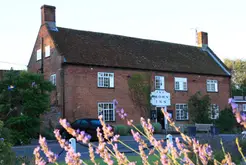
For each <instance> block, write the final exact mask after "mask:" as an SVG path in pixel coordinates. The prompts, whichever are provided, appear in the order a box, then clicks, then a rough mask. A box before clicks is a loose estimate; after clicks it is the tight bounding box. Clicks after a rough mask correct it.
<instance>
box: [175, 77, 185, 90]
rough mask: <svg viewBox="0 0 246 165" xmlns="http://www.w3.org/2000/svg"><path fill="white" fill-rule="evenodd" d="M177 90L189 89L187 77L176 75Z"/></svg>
mask: <svg viewBox="0 0 246 165" xmlns="http://www.w3.org/2000/svg"><path fill="white" fill-rule="evenodd" d="M174 81H175V90H177V91H187V86H188V85H187V78H181V77H175V78H174Z"/></svg>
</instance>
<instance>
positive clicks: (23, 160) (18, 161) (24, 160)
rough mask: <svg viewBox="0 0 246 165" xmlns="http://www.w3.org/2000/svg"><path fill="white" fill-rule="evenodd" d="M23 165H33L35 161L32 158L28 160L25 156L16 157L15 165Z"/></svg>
mask: <svg viewBox="0 0 246 165" xmlns="http://www.w3.org/2000/svg"><path fill="white" fill-rule="evenodd" d="M23 163H25V165H33V164H35V160H34V158H33V159H30V158H28V157H26V156H18V157H16V159H15V165H22V164H23Z"/></svg>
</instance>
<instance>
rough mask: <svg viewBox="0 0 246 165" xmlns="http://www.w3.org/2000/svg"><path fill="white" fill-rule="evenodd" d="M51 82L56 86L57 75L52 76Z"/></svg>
mask: <svg viewBox="0 0 246 165" xmlns="http://www.w3.org/2000/svg"><path fill="white" fill-rule="evenodd" d="M50 81H51V83H52V84H53V85H56V74H52V75H51V76H50Z"/></svg>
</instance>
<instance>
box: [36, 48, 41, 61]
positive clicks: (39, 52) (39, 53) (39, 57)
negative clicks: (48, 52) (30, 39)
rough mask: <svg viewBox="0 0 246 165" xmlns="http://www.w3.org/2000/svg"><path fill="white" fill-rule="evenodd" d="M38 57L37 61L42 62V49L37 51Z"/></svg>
mask: <svg viewBox="0 0 246 165" xmlns="http://www.w3.org/2000/svg"><path fill="white" fill-rule="evenodd" d="M36 56H37V61H38V60H41V58H42V52H41V49H38V50H37V54H36Z"/></svg>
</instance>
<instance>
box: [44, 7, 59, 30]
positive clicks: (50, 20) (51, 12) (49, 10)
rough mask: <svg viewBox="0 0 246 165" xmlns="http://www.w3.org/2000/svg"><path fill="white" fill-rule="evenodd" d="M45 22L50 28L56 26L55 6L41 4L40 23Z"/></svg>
mask: <svg viewBox="0 0 246 165" xmlns="http://www.w3.org/2000/svg"><path fill="white" fill-rule="evenodd" d="M44 24H47V25H48V26H49V27H50V28H56V7H55V6H49V5H43V6H42V7H41V25H44Z"/></svg>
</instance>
